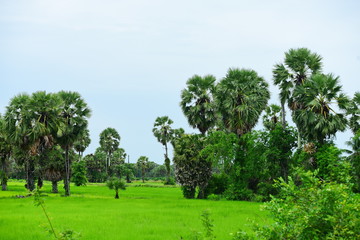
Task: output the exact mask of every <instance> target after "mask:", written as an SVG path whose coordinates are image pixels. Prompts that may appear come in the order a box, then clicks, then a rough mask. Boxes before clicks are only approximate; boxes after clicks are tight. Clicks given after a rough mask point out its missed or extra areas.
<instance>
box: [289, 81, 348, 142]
mask: <svg viewBox="0 0 360 240" xmlns="http://www.w3.org/2000/svg"><path fill="white" fill-rule="evenodd" d="M292 98H293V101H295V102H297V103H298V104H299V105H301V107H297V108H296V109H294V111H293V120H294V122H295V123H296V125H297V127H298V129H299V131H300V133H301V135H302V136H303V137H304V138H305V139H307V140H308V141H316V142H319V143H323V142H324V141H325V140H327V139H329V138H331V137H333V136H335V134H336V132H337V131H344V130H345V129H346V126H347V125H346V124H347V119H346V117H345V112H344V113H337V112H336V111H337V110H338V109H339V110H345V109H346V107H347V105H348V103H349V99H348V98H347V96H345V95H344V94H343V93H342V92H341V85H340V84H339V77H335V76H333V75H332V74H327V75H324V74H315V75H312V76H311V77H310V78H309V79H308V80H307V81H306V82H305V83H303V84H302V85H300V86H297V87H296V88H295V90H294V92H293V96H292ZM339 110H338V112H339Z"/></svg>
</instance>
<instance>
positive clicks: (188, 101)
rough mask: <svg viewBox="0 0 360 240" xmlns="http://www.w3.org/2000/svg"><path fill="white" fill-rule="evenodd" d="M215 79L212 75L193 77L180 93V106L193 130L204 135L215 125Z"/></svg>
mask: <svg viewBox="0 0 360 240" xmlns="http://www.w3.org/2000/svg"><path fill="white" fill-rule="evenodd" d="M215 81H216V78H215V77H214V76H212V75H206V76H204V77H201V76H199V75H194V76H193V77H191V78H190V79H189V80H188V81H187V82H186V85H187V88H186V89H184V90H182V92H181V102H180V106H181V109H182V111H183V113H184V115H185V116H186V117H187V120H188V122H189V124H190V126H192V127H193V128H197V129H199V131H200V132H201V134H203V135H204V134H205V133H206V132H207V131H208V130H209V129H210V128H211V127H213V126H214V125H215V111H214V107H213V96H212V94H213V92H214V89H215Z"/></svg>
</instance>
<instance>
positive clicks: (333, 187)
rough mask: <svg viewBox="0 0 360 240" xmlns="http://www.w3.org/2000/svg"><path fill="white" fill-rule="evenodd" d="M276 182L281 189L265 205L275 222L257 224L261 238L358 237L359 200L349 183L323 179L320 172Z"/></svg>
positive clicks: (303, 174)
mask: <svg viewBox="0 0 360 240" xmlns="http://www.w3.org/2000/svg"><path fill="white" fill-rule="evenodd" d="M297 179H299V180H300V181H301V182H300V185H298V184H297V183H296V181H295V179H293V178H291V177H289V181H288V182H285V181H284V180H283V179H281V178H280V180H279V181H278V182H277V183H276V186H277V187H279V188H280V189H281V190H280V191H281V194H280V196H279V197H278V198H273V199H272V200H271V201H270V202H269V203H267V204H266V205H265V206H266V207H265V209H267V210H268V211H270V212H271V214H272V216H273V217H274V221H275V223H274V224H272V225H269V226H265V227H258V229H257V234H258V237H259V238H260V239H359V237H360V211H359V209H360V201H359V198H358V197H357V196H355V195H354V193H352V191H351V188H350V186H349V185H347V184H338V183H335V182H332V181H323V180H321V179H319V178H318V177H317V171H315V173H312V172H300V173H299V175H298V176H297Z"/></svg>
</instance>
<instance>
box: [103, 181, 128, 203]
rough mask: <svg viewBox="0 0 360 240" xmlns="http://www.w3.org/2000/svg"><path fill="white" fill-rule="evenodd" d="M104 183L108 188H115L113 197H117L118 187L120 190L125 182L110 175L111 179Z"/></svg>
mask: <svg viewBox="0 0 360 240" xmlns="http://www.w3.org/2000/svg"><path fill="white" fill-rule="evenodd" d="M106 185H107V186H108V188H109V189H114V190H115V199H119V189H121V190H125V189H126V185H125V182H124V181H123V180H121V179H120V178H116V177H112V178H111V179H109V180H108V181H107V182H106Z"/></svg>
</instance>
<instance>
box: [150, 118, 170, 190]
mask: <svg viewBox="0 0 360 240" xmlns="http://www.w3.org/2000/svg"><path fill="white" fill-rule="evenodd" d="M172 123H173V121H172V120H171V119H170V118H169V117H168V116H164V117H157V118H156V120H155V123H154V128H153V130H152V131H153V134H154V136H155V137H156V138H157V140H158V141H159V142H160V143H161V144H162V145H163V146H164V148H165V155H164V156H165V167H166V181H165V184H169V183H170V158H169V155H168V146H167V144H168V143H169V142H171V141H172V139H173V137H174V136H173V135H174V130H173V129H172V128H171V124H172Z"/></svg>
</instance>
